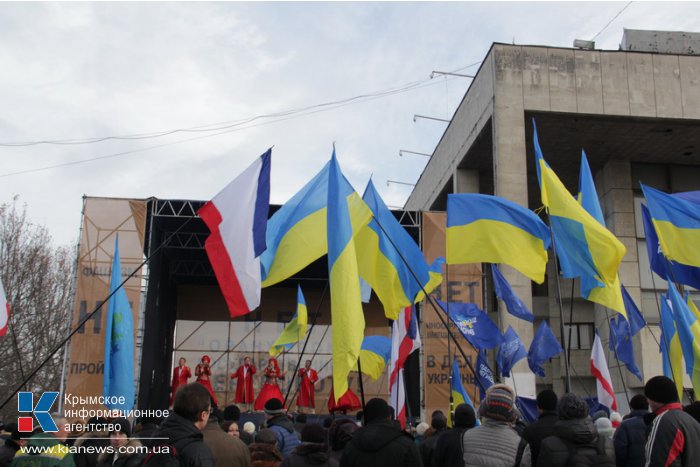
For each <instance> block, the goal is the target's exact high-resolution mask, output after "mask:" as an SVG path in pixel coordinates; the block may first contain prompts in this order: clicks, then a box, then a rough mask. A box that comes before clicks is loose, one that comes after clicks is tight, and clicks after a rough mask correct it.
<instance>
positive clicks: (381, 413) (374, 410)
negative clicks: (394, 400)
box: [364, 397, 391, 425]
mask: <svg viewBox="0 0 700 467" xmlns="http://www.w3.org/2000/svg"><path fill="white" fill-rule="evenodd" d="M364 417H365V425H369V424H370V423H377V422H381V421H384V420H389V419H390V418H391V410H390V409H389V404H387V403H386V401H385V400H384V399H380V398H378V397H375V398H374V399H370V400H369V401H367V404H365V410H364Z"/></svg>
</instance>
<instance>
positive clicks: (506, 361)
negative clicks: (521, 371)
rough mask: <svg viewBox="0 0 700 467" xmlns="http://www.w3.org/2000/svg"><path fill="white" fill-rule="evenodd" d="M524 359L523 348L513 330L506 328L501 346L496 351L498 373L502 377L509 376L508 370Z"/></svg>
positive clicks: (524, 351) (525, 354) (525, 355)
mask: <svg viewBox="0 0 700 467" xmlns="http://www.w3.org/2000/svg"><path fill="white" fill-rule="evenodd" d="M525 357H527V351H526V350H525V346H524V345H523V343H522V341H521V340H520V337H519V336H518V334H517V333H516V332H515V331H514V330H513V328H512V327H510V326H508V330H507V331H506V332H505V334H504V335H503V344H501V347H500V348H499V349H498V357H497V361H498V371H499V372H500V373H501V375H503V376H510V370H512V369H513V367H514V366H515V364H516V363H517V362H518V361H520V360H522V359H523V358H525Z"/></svg>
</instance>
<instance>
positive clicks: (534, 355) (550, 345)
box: [527, 321, 564, 377]
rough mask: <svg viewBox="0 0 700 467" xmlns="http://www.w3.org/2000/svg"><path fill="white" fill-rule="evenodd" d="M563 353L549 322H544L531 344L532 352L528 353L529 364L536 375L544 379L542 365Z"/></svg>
mask: <svg viewBox="0 0 700 467" xmlns="http://www.w3.org/2000/svg"><path fill="white" fill-rule="evenodd" d="M563 351H564V349H562V348H561V344H559V341H558V340H557V338H556V336H555V335H554V333H553V332H552V330H551V329H550V328H549V326H548V325H547V322H546V321H542V322H541V323H540V326H539V327H538V328H537V332H535V337H534V338H533V339H532V344H530V350H529V351H528V353H527V363H528V365H529V366H530V369H531V370H532V372H533V373H534V374H536V375H537V376H542V377H544V368H542V366H541V365H542V363H544V362H546V361H547V360H549V359H550V358H552V357H555V356H557V355H559V354H560V353H561V352H563Z"/></svg>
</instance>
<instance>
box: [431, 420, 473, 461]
mask: <svg viewBox="0 0 700 467" xmlns="http://www.w3.org/2000/svg"><path fill="white" fill-rule="evenodd" d="M467 430H468V428H461V427H460V428H452V429H450V430H447V431H445V432H443V433H442V434H441V435H440V437H439V438H438V439H437V442H436V443H435V450H434V452H433V461H432V462H433V464H432V465H434V466H436V467H464V453H463V452H462V435H463V434H464V432H465V431H467Z"/></svg>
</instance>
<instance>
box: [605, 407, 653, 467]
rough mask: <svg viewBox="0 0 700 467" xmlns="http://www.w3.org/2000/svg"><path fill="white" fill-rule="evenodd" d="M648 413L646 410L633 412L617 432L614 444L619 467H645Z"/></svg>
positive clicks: (616, 461)
mask: <svg viewBox="0 0 700 467" xmlns="http://www.w3.org/2000/svg"><path fill="white" fill-rule="evenodd" d="M648 413H649V412H647V411H646V410H633V411H632V412H630V414H629V416H628V418H627V419H626V420H624V421H623V422H622V423H621V424H620V426H619V427H617V430H615V437H614V438H613V443H614V444H615V463H616V464H617V467H644V462H645V458H644V443H645V441H646V430H647V426H646V424H645V423H644V415H646V414H648Z"/></svg>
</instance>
